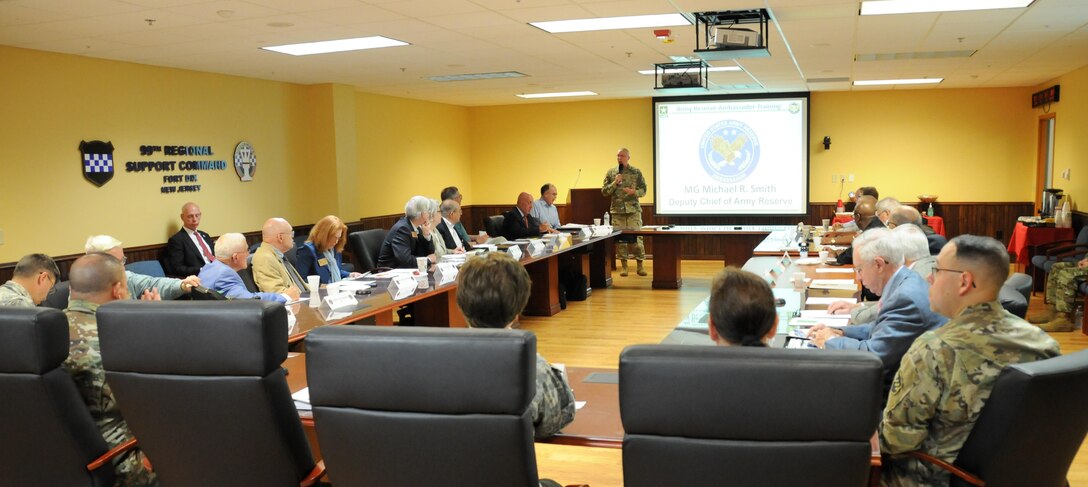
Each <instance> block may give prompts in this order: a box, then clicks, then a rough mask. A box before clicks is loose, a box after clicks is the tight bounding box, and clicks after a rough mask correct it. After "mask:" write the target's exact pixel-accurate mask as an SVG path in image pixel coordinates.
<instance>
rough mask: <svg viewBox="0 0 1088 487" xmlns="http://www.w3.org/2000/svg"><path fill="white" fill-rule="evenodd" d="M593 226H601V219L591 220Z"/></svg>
mask: <svg viewBox="0 0 1088 487" xmlns="http://www.w3.org/2000/svg"><path fill="white" fill-rule="evenodd" d="M593 226H595V227H599V226H601V219H600V218H594V219H593Z"/></svg>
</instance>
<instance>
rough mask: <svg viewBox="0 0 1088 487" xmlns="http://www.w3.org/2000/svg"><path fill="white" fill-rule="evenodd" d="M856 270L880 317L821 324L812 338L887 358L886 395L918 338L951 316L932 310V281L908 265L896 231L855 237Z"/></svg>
mask: <svg viewBox="0 0 1088 487" xmlns="http://www.w3.org/2000/svg"><path fill="white" fill-rule="evenodd" d="M854 269H855V271H856V272H857V273H858V275H859V276H860V278H861V283H862V284H864V285H865V287H867V288H869V289H870V290H872V291H873V292H874V293H876V294H877V295H879V296H880V302H879V303H878V304H877V306H879V311H878V312H877V316H876V319H875V320H873V321H872V322H870V323H863V324H859V325H852V326H847V327H845V328H842V329H836V328H831V327H826V326H822V325H817V326H815V327H813V328H812V330H811V331H810V332H809V337H810V338H811V342H812V344H813V345H815V346H817V347H819V348H828V349H837V350H868V351H870V352H873V353H875V354H876V356H877V357H879V358H880V360H881V362H883V363H884V390H885V394H886V393H887V391H888V389H889V388H890V387H891V381H892V379H893V378H894V377H895V373H896V372H897V371H898V370H899V361H900V359H902V358H903V354H905V353H906V352H907V349H909V348H910V346H911V344H912V343H914V339H915V338H918V336H920V335H921V334H922V333H923V332H926V331H928V330H933V329H936V328H938V327H940V326H941V325H943V324H944V323H945V322H946V321H948V318H945V317H944V316H941V315H940V314H937V313H935V312H933V310H931V309H930V307H929V283H927V282H926V281H925V280H924V279H922V277H921V276H919V275H918V274H917V273H914V272H911V270H910V269H907V268H906V267H905V266H904V265H903V249H902V246H901V245H900V244H899V241H898V239H896V238H895V236H894V235H893V234H892V232H891V230H887V229H873V230H870V231H868V232H865V233H864V234H862V235H861V236H860V237H858V238H857V239H855V240H854Z"/></svg>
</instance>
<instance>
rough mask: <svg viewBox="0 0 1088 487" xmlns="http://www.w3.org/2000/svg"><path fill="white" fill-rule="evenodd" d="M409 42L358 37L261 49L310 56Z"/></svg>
mask: <svg viewBox="0 0 1088 487" xmlns="http://www.w3.org/2000/svg"><path fill="white" fill-rule="evenodd" d="M407 45H408V43H407V42H401V41H398V40H396V39H390V38H388V37H382V36H372V37H356V38H354V39H338V40H335V41H320V42H304V43H302V44H285V45H282V46H268V47H262V48H261V49H264V50H267V51H276V52H282V53H284V54H290V55H292V56H309V55H310V54H326V53H330V52H344V51H358V50H361V49H377V48H379V47H396V46H407Z"/></svg>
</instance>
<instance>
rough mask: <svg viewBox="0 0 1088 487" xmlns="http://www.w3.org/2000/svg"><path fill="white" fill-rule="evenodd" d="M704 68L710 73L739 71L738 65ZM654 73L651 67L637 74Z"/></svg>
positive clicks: (668, 70)
mask: <svg viewBox="0 0 1088 487" xmlns="http://www.w3.org/2000/svg"><path fill="white" fill-rule="evenodd" d="M692 69H695V68H692ZM706 70H707V72H710V73H713V72H720V71H740V66H711V67H709V68H706ZM687 71H688V70H686V69H666V70H665V72H666V73H670V74H671V73H686V72H687ZM656 73H657V71H656V70H653V69H644V70H642V71H639V72H638V74H656Z"/></svg>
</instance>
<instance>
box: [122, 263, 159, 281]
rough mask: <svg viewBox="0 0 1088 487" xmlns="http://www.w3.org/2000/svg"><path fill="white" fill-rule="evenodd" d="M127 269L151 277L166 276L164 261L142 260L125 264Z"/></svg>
mask: <svg viewBox="0 0 1088 487" xmlns="http://www.w3.org/2000/svg"><path fill="white" fill-rule="evenodd" d="M125 270H126V271H130V272H135V273H137V274H143V275H145V276H151V277H166V271H165V270H163V268H162V263H161V262H159V261H157V260H141V261H137V262H129V263H128V264H125Z"/></svg>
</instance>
